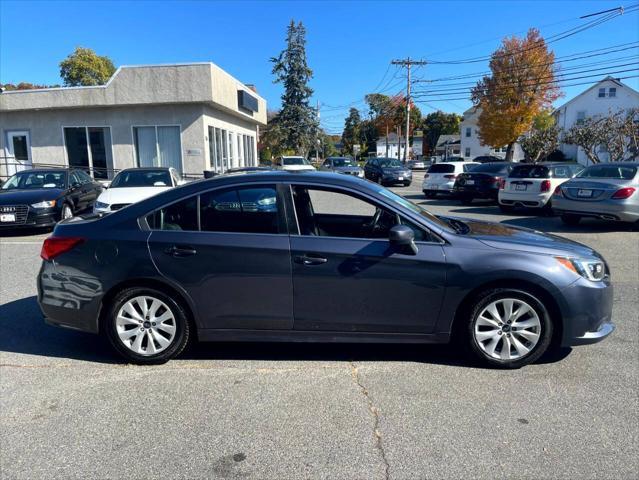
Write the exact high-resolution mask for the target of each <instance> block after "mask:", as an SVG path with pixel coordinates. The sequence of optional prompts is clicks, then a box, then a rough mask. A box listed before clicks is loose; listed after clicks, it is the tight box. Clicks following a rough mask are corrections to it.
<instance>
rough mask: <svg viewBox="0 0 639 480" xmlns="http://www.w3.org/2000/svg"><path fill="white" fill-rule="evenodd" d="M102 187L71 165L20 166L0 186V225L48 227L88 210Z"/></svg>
mask: <svg viewBox="0 0 639 480" xmlns="http://www.w3.org/2000/svg"><path fill="white" fill-rule="evenodd" d="M102 190H103V187H102V185H101V184H100V183H98V182H96V181H94V180H93V179H92V178H91V177H90V176H89V175H88V174H87V173H86V172H84V171H82V170H77V169H74V168H47V169H30V170H23V171H21V172H18V173H16V174H15V175H13V176H12V177H10V178H9V179H8V180H7V181H6V182H5V184H4V185H2V188H1V189H0V228H16V227H51V226H53V225H55V224H56V222H58V221H59V220H61V219H63V218H70V217H73V216H74V215H77V214H78V213H81V212H85V211H90V210H91V208H92V207H93V202H94V201H95V199H96V198H97V197H98V195H100V193H101V192H102Z"/></svg>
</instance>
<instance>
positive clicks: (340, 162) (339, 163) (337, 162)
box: [333, 158, 357, 167]
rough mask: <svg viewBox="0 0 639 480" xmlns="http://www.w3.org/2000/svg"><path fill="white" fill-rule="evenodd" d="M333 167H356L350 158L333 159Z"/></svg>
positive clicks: (355, 163)
mask: <svg viewBox="0 0 639 480" xmlns="http://www.w3.org/2000/svg"><path fill="white" fill-rule="evenodd" d="M333 166H334V167H356V166H357V162H356V161H355V160H353V159H352V158H334V159H333Z"/></svg>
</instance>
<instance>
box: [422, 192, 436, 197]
mask: <svg viewBox="0 0 639 480" xmlns="http://www.w3.org/2000/svg"><path fill="white" fill-rule="evenodd" d="M424 196H425V197H426V198H435V194H434V193H433V192H426V191H425V192H424Z"/></svg>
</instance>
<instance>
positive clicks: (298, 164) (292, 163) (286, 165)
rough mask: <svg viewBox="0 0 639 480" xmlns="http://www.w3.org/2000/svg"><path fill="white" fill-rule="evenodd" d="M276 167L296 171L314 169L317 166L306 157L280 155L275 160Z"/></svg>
mask: <svg viewBox="0 0 639 480" xmlns="http://www.w3.org/2000/svg"><path fill="white" fill-rule="evenodd" d="M274 164H275V168H277V169H279V170H290V171H294V172H300V171H306V170H308V171H314V170H315V167H314V166H313V165H312V164H311V162H309V161H308V160H306V159H305V158H304V157H287V156H284V157H279V158H278V159H277V160H275V162H274Z"/></svg>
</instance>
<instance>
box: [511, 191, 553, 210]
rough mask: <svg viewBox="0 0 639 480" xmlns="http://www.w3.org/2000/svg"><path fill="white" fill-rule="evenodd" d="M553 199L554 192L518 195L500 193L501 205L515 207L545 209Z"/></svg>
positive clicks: (514, 193)
mask: <svg viewBox="0 0 639 480" xmlns="http://www.w3.org/2000/svg"><path fill="white" fill-rule="evenodd" d="M550 197H552V192H548V193H534V194H530V193H529V194H526V193H516V192H507V191H504V190H500V191H499V203H500V204H501V205H512V206H515V207H528V208H541V207H544V206H545V205H546V204H547V203H548V201H549V200H550Z"/></svg>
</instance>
